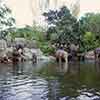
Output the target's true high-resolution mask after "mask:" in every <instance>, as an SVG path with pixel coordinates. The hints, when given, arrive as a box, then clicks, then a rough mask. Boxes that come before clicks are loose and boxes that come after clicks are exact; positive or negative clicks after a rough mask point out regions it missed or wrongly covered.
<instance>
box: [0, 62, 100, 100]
mask: <svg viewBox="0 0 100 100" xmlns="http://www.w3.org/2000/svg"><path fill="white" fill-rule="evenodd" d="M0 100H100V64H99V63H95V62H93V61H92V62H91V61H90V62H89V61H88V62H80V63H79V62H71V63H69V64H60V65H59V64H57V63H55V62H46V61H41V62H38V64H32V63H31V62H25V63H20V64H18V65H4V64H0Z"/></svg>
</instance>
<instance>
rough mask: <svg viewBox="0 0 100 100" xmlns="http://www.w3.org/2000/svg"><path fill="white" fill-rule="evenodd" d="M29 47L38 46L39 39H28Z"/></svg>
mask: <svg viewBox="0 0 100 100" xmlns="http://www.w3.org/2000/svg"><path fill="white" fill-rule="evenodd" d="M26 47H27V48H37V41H36V40H27V45H26Z"/></svg>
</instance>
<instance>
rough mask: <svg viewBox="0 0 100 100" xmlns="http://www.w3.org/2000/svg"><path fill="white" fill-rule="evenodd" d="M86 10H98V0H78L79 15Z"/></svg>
mask: <svg viewBox="0 0 100 100" xmlns="http://www.w3.org/2000/svg"><path fill="white" fill-rule="evenodd" d="M86 12H96V13H97V12H100V0H80V15H83V14H84V13H86Z"/></svg>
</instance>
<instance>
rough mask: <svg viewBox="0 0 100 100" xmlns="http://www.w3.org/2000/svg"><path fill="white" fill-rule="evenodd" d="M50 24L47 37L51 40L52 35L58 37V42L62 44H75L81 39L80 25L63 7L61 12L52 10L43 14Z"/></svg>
mask: <svg viewBox="0 0 100 100" xmlns="http://www.w3.org/2000/svg"><path fill="white" fill-rule="evenodd" d="M43 15H44V16H45V18H46V20H47V22H48V24H49V28H48V31H47V36H48V38H49V39H50V36H51V34H57V35H56V39H55V40H56V41H58V42H60V43H63V42H64V43H67V42H68V41H69V42H72V41H73V42H75V41H77V40H78V37H79V23H78V21H77V19H76V18H75V17H74V16H72V14H71V13H70V10H69V9H68V8H67V7H65V6H64V7H62V8H61V9H60V10H56V11H53V10H50V11H49V12H48V13H44V14H43Z"/></svg>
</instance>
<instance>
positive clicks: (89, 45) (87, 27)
mask: <svg viewBox="0 0 100 100" xmlns="http://www.w3.org/2000/svg"><path fill="white" fill-rule="evenodd" d="M79 21H80V33H81V43H82V44H83V47H84V48H85V49H86V50H90V49H94V48H96V47H98V46H100V14H99V13H97V14H94V13H87V14H85V16H83V17H81V18H80V20H79ZM90 33H91V34H90ZM91 37H92V39H91ZM84 40H85V41H84Z"/></svg>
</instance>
